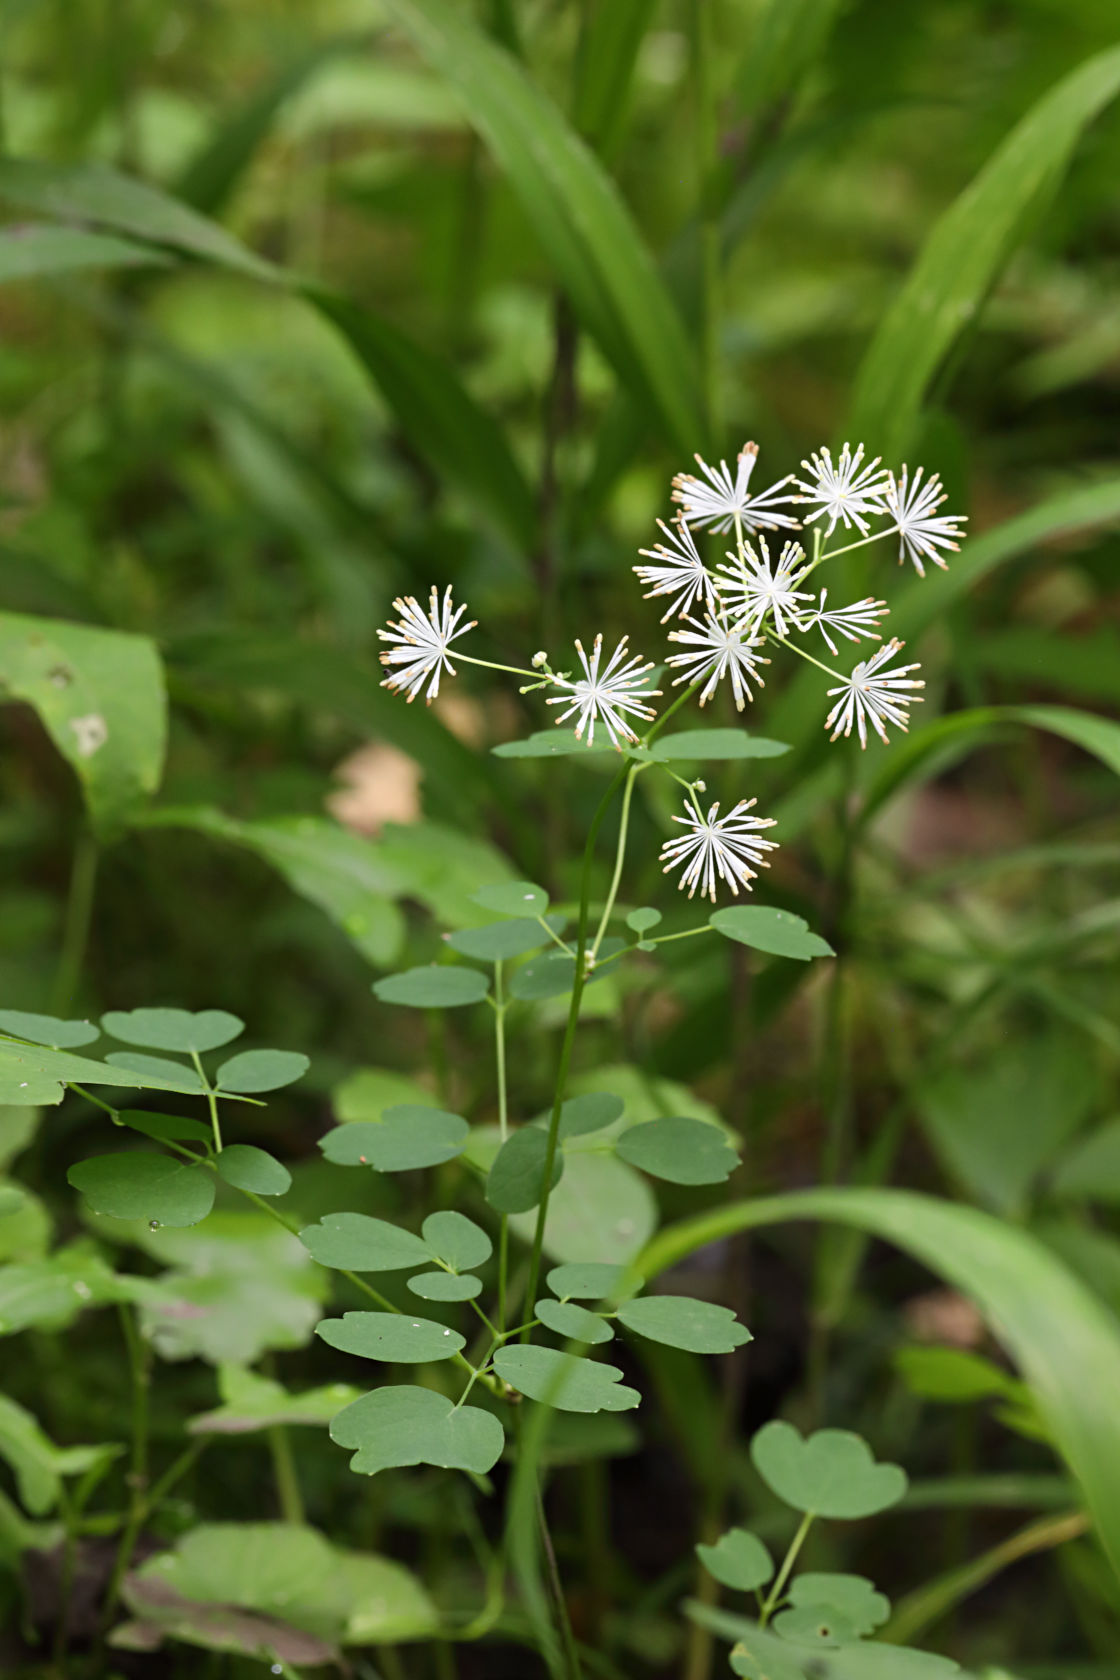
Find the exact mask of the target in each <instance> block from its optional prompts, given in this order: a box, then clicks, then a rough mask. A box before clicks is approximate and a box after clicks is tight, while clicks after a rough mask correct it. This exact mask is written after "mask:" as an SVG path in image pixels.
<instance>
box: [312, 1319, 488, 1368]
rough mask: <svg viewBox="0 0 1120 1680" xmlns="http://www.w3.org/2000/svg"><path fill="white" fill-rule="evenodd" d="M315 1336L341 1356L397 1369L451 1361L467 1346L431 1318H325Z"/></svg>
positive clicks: (459, 1337)
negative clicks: (378, 1361) (375, 1361)
mask: <svg viewBox="0 0 1120 1680" xmlns="http://www.w3.org/2000/svg"><path fill="white" fill-rule="evenodd" d="M315 1334H316V1335H317V1336H320V1337H322V1339H323V1341H324V1342H329V1343H330V1345H331V1347H333V1348H339V1349H340V1350H341V1352H343V1353H356V1354H359V1355H360V1356H361V1357H362V1358H363V1359H382V1360H385V1361H386V1362H387V1363H390V1364H399V1365H423V1364H426V1363H427V1361H428V1360H430V1359H450V1358H451V1355H452V1354H453V1353H459V1352H460V1351H461V1350H462V1349H463V1348H464V1347H465V1346H466V1342H465V1340H464V1339H463V1337H462V1336H460V1335H459V1333H458V1331H457V1330H448V1329H447V1327H446V1326H445V1325H443V1324H437V1323H436V1321H435V1319H432V1318H410V1317H409V1316H408V1315H407V1314H402V1313H387V1312H348V1313H344V1314H343V1315H342V1317H341V1318H324V1319H323V1320H322V1321H321V1322H320V1323H319V1324H317V1325H316V1326H315Z"/></svg>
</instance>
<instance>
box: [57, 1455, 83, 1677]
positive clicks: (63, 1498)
mask: <svg viewBox="0 0 1120 1680" xmlns="http://www.w3.org/2000/svg"><path fill="white" fill-rule="evenodd" d="M58 1508H59V1512H60V1514H61V1516H62V1527H63V1531H64V1539H63V1542H62V1571H61V1574H60V1577H59V1588H58V1605H59V1608H58V1621H57V1623H56V1625H55V1630H54V1645H53V1648H52V1651H51V1662H52V1666H53V1670H54V1673H55V1675H57V1676H58V1677H59V1680H65V1675H66V1651H67V1647H68V1646H69V1643H70V1595H71V1593H72V1592H73V1590H74V1559H75V1557H76V1554H77V1546H78V1535H77V1521H76V1518H77V1513H76V1511H75V1510H74V1506H73V1503H72V1501H71V1499H70V1495H69V1493H68V1492H67V1489H66V1484H65V1482H60V1483H59V1488H58Z"/></svg>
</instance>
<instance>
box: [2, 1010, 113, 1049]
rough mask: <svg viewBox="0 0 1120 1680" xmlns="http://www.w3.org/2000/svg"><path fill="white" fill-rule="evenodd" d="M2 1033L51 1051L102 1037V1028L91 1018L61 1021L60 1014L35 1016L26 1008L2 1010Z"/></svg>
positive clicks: (91, 1041)
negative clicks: (25, 1039)
mask: <svg viewBox="0 0 1120 1680" xmlns="http://www.w3.org/2000/svg"><path fill="white" fill-rule="evenodd" d="M0 1032H5V1033H11V1035H12V1037H13V1038H28V1039H30V1040H31V1042H32V1044H45V1045H47V1046H48V1047H49V1048H50V1049H52V1050H77V1049H79V1048H80V1047H81V1045H83V1044H92V1043H93V1041H94V1039H95V1038H100V1037H101V1030H100V1028H98V1027H95V1026H93V1025H92V1024H91V1023H90V1022H89V1021H61V1020H59V1018H58V1016H57V1015H34V1014H31V1013H29V1012H28V1011H27V1010H26V1009H0Z"/></svg>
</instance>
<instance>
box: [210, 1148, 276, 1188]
mask: <svg viewBox="0 0 1120 1680" xmlns="http://www.w3.org/2000/svg"><path fill="white" fill-rule="evenodd" d="M214 1166H215V1167H216V1168H217V1172H218V1177H219V1178H224V1179H225V1181H226V1183H227V1184H232V1185H233V1186H234V1187H235V1189H238V1190H251V1191H253V1193H254V1195H257V1196H283V1195H286V1194H287V1192H288V1191H289V1190H290V1189H291V1188H292V1175H291V1173H290V1172H289V1171H288V1169H287V1167H285V1166H284V1165H283V1164H282V1162H280V1161H278V1160H277V1159H276V1157H275V1156H274V1155H270V1154H269V1153H268V1151H267V1150H266V1149H258V1148H257V1147H256V1145H255V1144H252V1143H230V1144H227V1145H226V1147H225V1148H224V1149H223V1150H221V1151H220V1153H219V1154H217V1155H216V1156H215V1157H214Z"/></svg>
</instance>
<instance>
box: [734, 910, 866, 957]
mask: <svg viewBox="0 0 1120 1680" xmlns="http://www.w3.org/2000/svg"><path fill="white" fill-rule="evenodd" d="M708 926H709V927H713V928H715V929H716V931H717V933H722V934H723V936H724V938H725V939H734V940H737V941H738V943H739V944H740V945H749V946H750V947H751V949H752V950H754V951H766V952H768V953H769V954H770V955H771V956H775V957H795V958H796V959H797V960H798V961H800V962H809V961H810V959H811V958H813V957H833V956H835V955H836V953H835V951H834V950H833V949H832V946H831V945H828V944H826V942H825V941H824V940H823V939H822V938H821V937H820V936H819V934H816V933H812V932H811V931H810V929H809V924H808V922H807V921H805V920H804V918H803V917H801V916H795V915H794V914H793V911H792V910H775V909H774V908H773V907H772V906H771V905H768V904H732V905H729V906H728V907H727V908H725V909H723V910H714V911H713V912H712V914H711V915H710V916H709V917H708Z"/></svg>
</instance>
